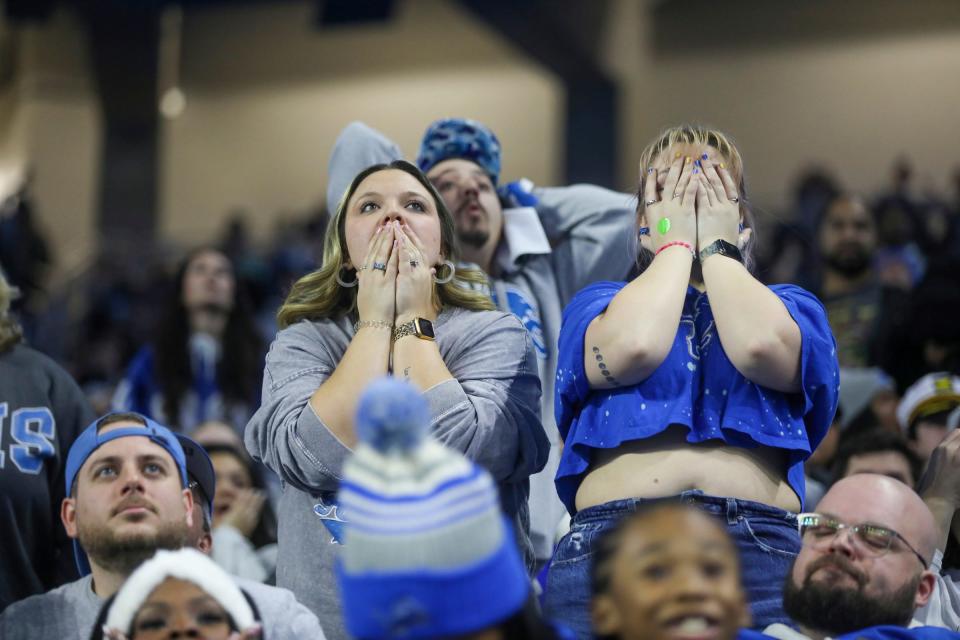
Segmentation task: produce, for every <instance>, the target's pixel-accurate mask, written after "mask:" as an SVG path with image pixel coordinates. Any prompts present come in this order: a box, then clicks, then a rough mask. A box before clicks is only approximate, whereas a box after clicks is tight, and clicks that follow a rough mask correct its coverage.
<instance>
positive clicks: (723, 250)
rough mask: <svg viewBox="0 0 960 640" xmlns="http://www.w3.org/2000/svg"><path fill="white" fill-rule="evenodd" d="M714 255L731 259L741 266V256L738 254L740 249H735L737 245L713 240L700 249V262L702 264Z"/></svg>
mask: <svg viewBox="0 0 960 640" xmlns="http://www.w3.org/2000/svg"><path fill="white" fill-rule="evenodd" d="M715 253H719V254H720V255H722V256H727V257H728V258H733V259H734V260H736V261H737V262H739V263H740V264H743V255H742V254H741V253H740V249H738V248H737V245H735V244H730V243H729V242H727V241H726V240H714V241H713V242H711V243H710V244H708V245H707V246H706V247H704V248H703V249H701V250H700V262H703V261H704V260H706V259H707V258H709V257H710V256H712V255H713V254H715Z"/></svg>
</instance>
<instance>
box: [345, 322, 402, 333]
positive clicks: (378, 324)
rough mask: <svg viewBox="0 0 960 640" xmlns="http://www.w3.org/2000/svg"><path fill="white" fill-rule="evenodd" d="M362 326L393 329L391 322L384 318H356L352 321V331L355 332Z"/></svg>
mask: <svg viewBox="0 0 960 640" xmlns="http://www.w3.org/2000/svg"><path fill="white" fill-rule="evenodd" d="M364 327H373V328H374V329H391V330H392V329H393V323H392V322H387V321H386V320H357V321H356V322H354V323H353V332H354V333H356V332H357V331H360V329H362V328H364Z"/></svg>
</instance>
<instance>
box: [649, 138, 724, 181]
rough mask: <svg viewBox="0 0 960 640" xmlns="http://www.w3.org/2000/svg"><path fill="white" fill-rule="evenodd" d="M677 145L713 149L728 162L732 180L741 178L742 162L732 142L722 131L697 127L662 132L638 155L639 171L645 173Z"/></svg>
mask: <svg viewBox="0 0 960 640" xmlns="http://www.w3.org/2000/svg"><path fill="white" fill-rule="evenodd" d="M678 144H691V145H694V146H699V147H705V146H709V147H713V148H714V149H716V150H717V151H718V152H719V153H720V155H722V156H723V157H724V158H725V159H726V160H727V161H728V162H729V164H730V172H731V174H732V175H733V177H734V180H740V179H741V178H742V176H743V160H742V159H741V157H740V152H739V151H738V150H737V148H736V146H734V144H733V141H732V140H731V139H730V138H729V137H728V136H727V135H726V134H725V133H723V132H722V131H717V130H716V129H709V128H706V127H701V126H697V125H681V126H678V127H671V128H670V129H667V130H666V131H664V132H662V133H661V134H660V135H659V136H657V137H656V138H655V139H654V140H653V142H651V143H650V144H649V145H647V147H646V148H645V149H644V150H643V153H641V154H640V170H641V171H645V170H646V168H647V167H649V166H650V165H651V163H652V162H653V161H654V160H655V159H656V158H658V157H659V156H660V155H661V154H662V153H664V152H665V151H667V150H668V149H670V148H671V147H673V146H675V145H678Z"/></svg>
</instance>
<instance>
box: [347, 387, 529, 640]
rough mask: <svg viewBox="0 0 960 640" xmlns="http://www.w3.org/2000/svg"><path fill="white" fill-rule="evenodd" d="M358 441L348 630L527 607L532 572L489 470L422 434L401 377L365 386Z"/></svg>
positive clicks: (379, 632) (350, 490) (478, 622)
mask: <svg viewBox="0 0 960 640" xmlns="http://www.w3.org/2000/svg"><path fill="white" fill-rule="evenodd" d="M356 424H357V432H358V435H359V438H360V444H359V445H358V446H357V448H356V452H355V453H354V455H353V456H352V457H351V458H350V459H349V460H348V461H347V463H346V465H345V467H344V474H343V481H342V482H341V485H340V495H339V502H340V505H341V508H342V510H343V511H342V513H343V515H344V519H345V520H346V521H347V525H346V530H345V536H344V538H345V539H344V546H343V548H342V550H341V555H340V558H339V560H338V563H337V578H338V580H339V583H340V592H341V598H342V601H343V611H344V619H345V622H346V626H347V630H348V631H349V632H350V634H351V635H352V636H354V637H356V638H360V639H362V640H374V639H380V638H411V639H412V638H437V637H446V636H457V635H461V634H466V633H471V632H474V631H479V630H483V629H487V628H490V627H494V626H496V625H497V624H499V623H500V622H502V621H504V620H506V619H507V618H509V617H510V616H512V615H513V614H515V613H516V612H518V611H519V610H520V609H521V608H522V607H523V605H524V603H525V601H526V599H527V598H528V597H529V595H530V580H529V578H528V577H527V574H526V571H525V568H524V566H523V562H522V561H521V559H520V555H519V552H518V551H517V547H516V543H515V542H514V538H513V531H512V529H511V527H510V523H509V522H508V521H507V519H506V518H505V517H504V516H503V515H502V514H501V512H500V503H499V497H498V493H497V489H496V486H495V485H494V483H493V480H492V479H491V478H490V475H489V474H488V473H487V472H486V471H485V470H483V469H481V468H480V467H478V466H476V465H475V464H473V463H472V462H470V461H469V460H467V459H466V458H464V457H463V456H462V455H461V454H459V453H457V452H455V451H453V450H451V449H447V448H446V447H444V446H443V445H441V444H440V443H438V442H437V441H436V440H433V439H432V438H430V437H429V436H428V435H427V430H428V427H429V424H430V409H429V406H428V404H427V401H426V399H425V398H424V397H423V396H422V395H421V394H420V393H419V392H418V391H417V390H416V389H415V388H414V387H412V386H411V385H410V384H408V383H405V382H400V381H398V380H395V379H392V378H385V379H383V380H379V381H376V382H374V383H372V384H371V385H370V386H369V388H368V389H367V390H366V391H365V392H364V394H363V396H362V397H361V399H360V405H359V408H358V411H357V421H356Z"/></svg>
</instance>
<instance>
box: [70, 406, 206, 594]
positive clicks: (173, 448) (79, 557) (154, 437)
mask: <svg viewBox="0 0 960 640" xmlns="http://www.w3.org/2000/svg"><path fill="white" fill-rule="evenodd" d="M119 413H120V412H117V413H108V414H106V415H104V416H101V417H99V418H97V419H96V420H95V421H94V422H93V423H92V424H90V426H88V427H87V428H86V429H84V430H83V432H82V433H81V434H80V435H79V436H78V437H77V439H76V440H75V441H74V442H73V446H71V447H70V452H69V453H67V468H66V489H67V493H66V495H68V496H69V495H70V490H71V489H72V488H73V482H74V480H75V479H76V477H77V474H78V473H80V468H81V467H83V463H84V462H86V461H87V458H89V457H90V456H91V455H92V454H93V452H94V451H96V450H97V449H99V448H100V447H102V446H103V445H105V444H106V443H108V442H110V441H112V440H117V439H119V438H128V437H131V436H140V437H144V438H149V439H150V441H151V442H153V443H154V444H157V445H160V446H161V447H163V449H164V450H165V451H166V452H167V453H169V454H170V457H171V458H173V461H174V462H175V463H176V465H177V469H178V470H179V471H180V480H181V482H182V484H183V487H184V488H187V485H188V482H189V478H188V476H187V460H186V455H185V454H184V452H183V447H181V446H180V441H179V440H178V439H177V436H176V434H174V433H173V431H171V430H170V429H168V428H166V427H165V426H163V425H161V424H159V423H157V422H154V421H153V420H151V419H150V418H148V417H146V416H144V415H141V414H139V413H131V412H128V411H125V412H122V414H123V415H130V416H136V417H137V418H139V419H140V420H142V421H143V423H144V424H142V425H140V424H137V425H130V426H126V427H122V428H119V429H113V430H111V431H108V432H107V433H104V434H101V433H100V425H101V424H102V423H103V422H104V421H105V420H107V419H108V418H110V417H111V416H113V415H118V414H119ZM131 421H132V419H131ZM118 422H119V421H118ZM110 424H114V423H110ZM106 426H110V425H109V424H108V425H106ZM73 555H74V557H75V559H76V561H77V569H79V571H80V575H81V576H85V575H88V574H89V573H90V562H89V561H88V560H87V554H86V552H84V550H83V548H82V547H81V546H80V541H79V540H77V539H76V538H74V540H73Z"/></svg>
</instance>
